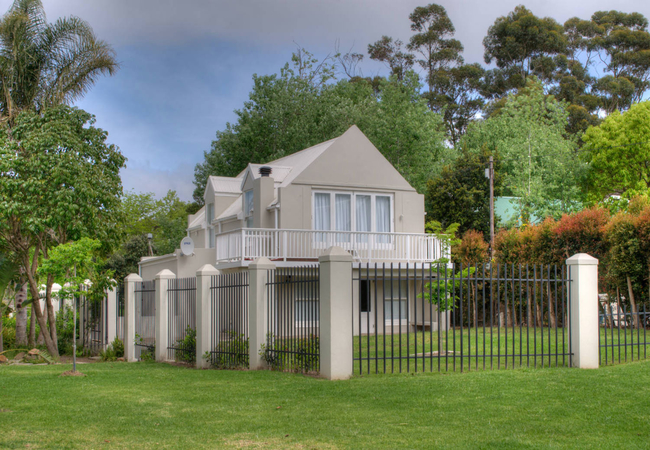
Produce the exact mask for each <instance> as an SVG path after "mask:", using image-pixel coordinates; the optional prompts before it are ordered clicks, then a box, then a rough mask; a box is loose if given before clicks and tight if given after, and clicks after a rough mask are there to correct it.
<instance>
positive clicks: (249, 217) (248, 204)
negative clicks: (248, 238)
mask: <svg viewBox="0 0 650 450" xmlns="http://www.w3.org/2000/svg"><path fill="white" fill-rule="evenodd" d="M244 220H245V222H246V228H253V191H252V190H251V191H246V192H244Z"/></svg>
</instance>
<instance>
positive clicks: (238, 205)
mask: <svg viewBox="0 0 650 450" xmlns="http://www.w3.org/2000/svg"><path fill="white" fill-rule="evenodd" d="M241 197H242V196H241V194H239V196H238V197H237V199H236V200H235V201H234V202H232V205H230V206H229V207H227V208H226V210H225V211H224V212H222V213H221V214H219V216H218V217H215V220H223V219H225V218H227V217H232V216H239V213H241V212H242V200H241Z"/></svg>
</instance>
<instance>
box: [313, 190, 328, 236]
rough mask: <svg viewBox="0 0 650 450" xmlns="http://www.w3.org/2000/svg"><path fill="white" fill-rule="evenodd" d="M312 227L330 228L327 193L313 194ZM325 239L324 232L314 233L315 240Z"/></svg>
mask: <svg viewBox="0 0 650 450" xmlns="http://www.w3.org/2000/svg"><path fill="white" fill-rule="evenodd" d="M314 229H315V230H325V231H329V230H331V225H330V195H329V194H318V193H317V194H314ZM326 239H327V235H326V234H325V233H316V241H317V242H325V240H326Z"/></svg>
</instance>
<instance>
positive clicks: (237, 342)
mask: <svg viewBox="0 0 650 450" xmlns="http://www.w3.org/2000/svg"><path fill="white" fill-rule="evenodd" d="M228 337H229V339H228V340H222V341H221V342H219V345H217V346H216V347H215V349H214V351H213V353H214V354H215V355H216V358H214V359H213V356H212V354H210V353H208V355H207V357H208V360H210V361H211V364H212V366H213V367H217V368H219V369H234V368H238V367H245V368H247V367H248V363H249V361H248V351H249V344H248V338H247V337H245V335H243V334H239V333H235V332H234V331H230V332H229V333H228Z"/></svg>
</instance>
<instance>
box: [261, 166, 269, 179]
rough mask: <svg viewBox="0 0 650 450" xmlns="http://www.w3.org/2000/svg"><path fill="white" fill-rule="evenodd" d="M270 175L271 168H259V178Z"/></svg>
mask: <svg viewBox="0 0 650 450" xmlns="http://www.w3.org/2000/svg"><path fill="white" fill-rule="evenodd" d="M270 175H271V168H270V167H268V166H262V167H260V176H262V177H268V176H270Z"/></svg>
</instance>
